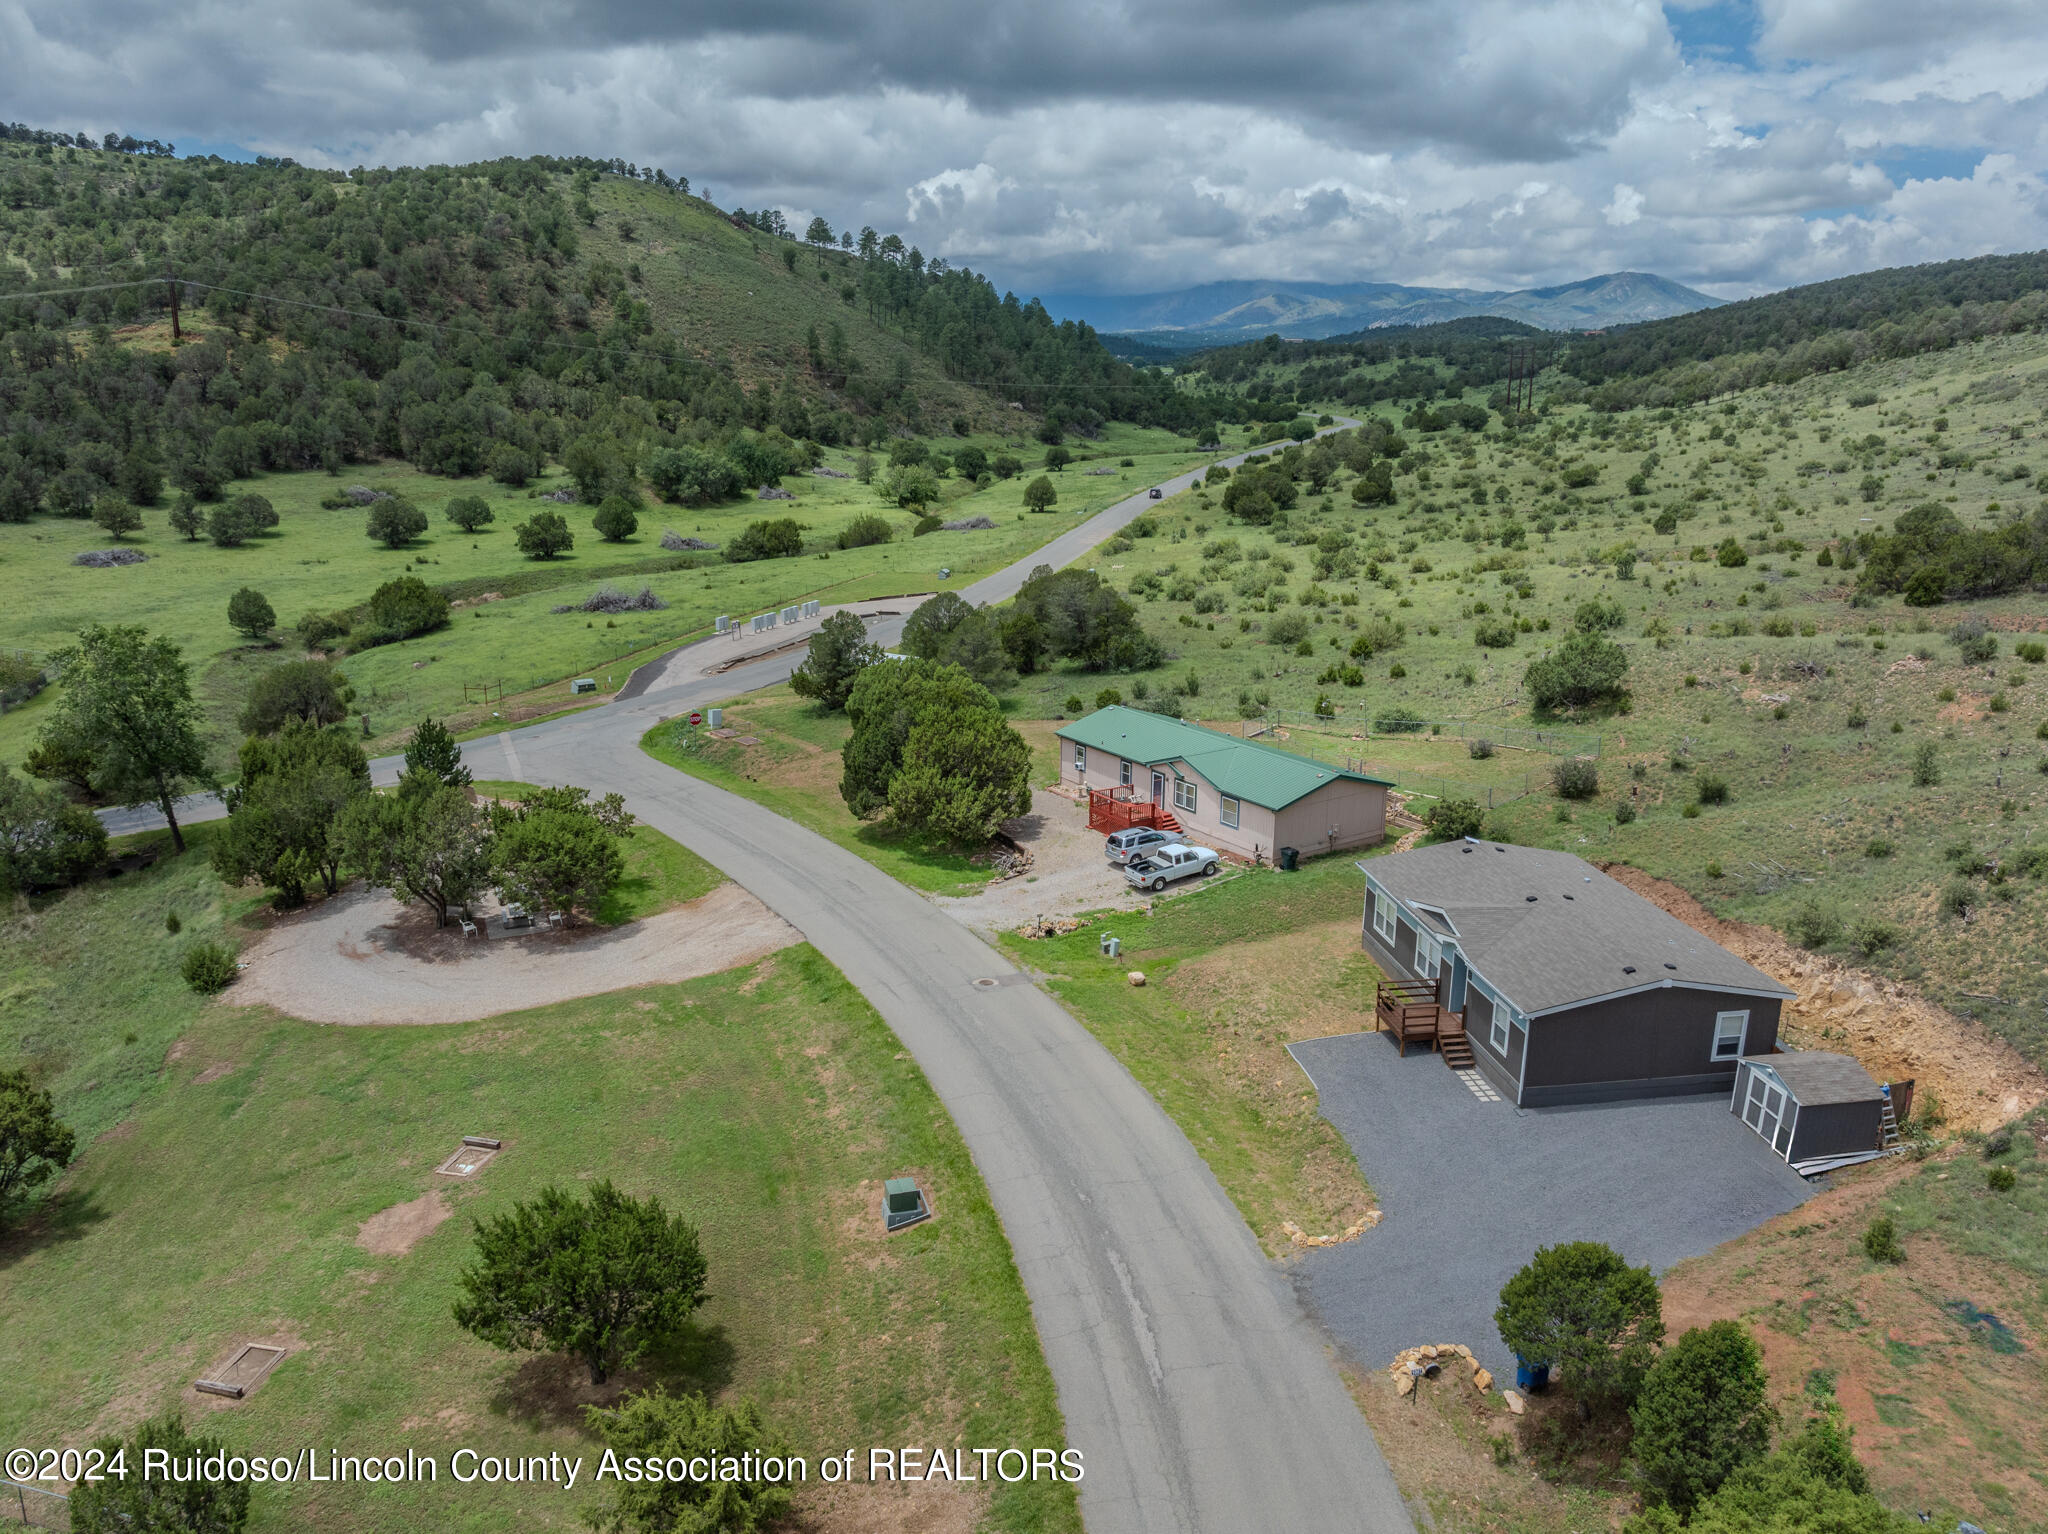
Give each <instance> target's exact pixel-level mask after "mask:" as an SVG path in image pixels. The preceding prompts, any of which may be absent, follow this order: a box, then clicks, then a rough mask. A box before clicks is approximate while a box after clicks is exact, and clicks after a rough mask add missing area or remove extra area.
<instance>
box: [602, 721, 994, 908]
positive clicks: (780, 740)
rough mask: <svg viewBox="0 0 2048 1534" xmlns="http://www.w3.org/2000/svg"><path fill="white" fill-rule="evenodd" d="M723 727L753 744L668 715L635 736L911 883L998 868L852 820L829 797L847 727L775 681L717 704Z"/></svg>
mask: <svg viewBox="0 0 2048 1534" xmlns="http://www.w3.org/2000/svg"><path fill="white" fill-rule="evenodd" d="M725 725H726V728H727V729H731V730H738V731H740V732H741V734H743V735H752V736H754V737H755V738H756V740H757V741H758V742H759V743H758V744H756V745H741V744H740V743H739V742H738V741H737V740H713V739H712V738H711V736H710V734H709V733H708V732H706V731H705V730H704V729H702V728H701V727H700V728H694V729H693V728H692V727H691V726H690V725H689V724H687V723H685V722H684V721H682V720H680V719H671V720H668V721H667V722H665V723H663V724H658V725H656V726H655V727H654V728H653V729H651V730H649V731H648V732H647V733H646V734H645V735H643V736H642V737H641V739H640V744H641V747H642V748H643V749H644V750H645V751H646V752H647V753H648V754H649V755H650V756H652V757H654V758H655V759H656V760H657V761H662V762H666V763H667V764H668V765H669V766H671V767H673V768H675V769H676V770H677V771H678V772H687V773H689V774H690V775H691V776H692V777H698V778H702V779H704V780H705V781H706V782H707V783H715V784H717V785H718V786H719V787H720V788H724V789H729V790H731V791H732V792H733V793H736V794H739V795H741V796H742V797H744V798H747V799H752V800H753V801H754V802H755V803H756V804H762V805H766V806H767V807H768V808H769V809H771V810H774V811H775V812H776V813H777V814H778V815H785V816H787V817H788V818H789V819H791V820H794V821H795V822H797V824H799V825H802V826H808V827H809V828H810V829H811V830H813V831H816V832H817V833H818V834H819V835H820V836H824V837H827V838H829V839H830V840H832V841H834V842H837V843H838V844H839V845H840V846H842V847H844V848H845V849H846V850H847V851H848V852H851V853H853V854H854V855H855V856H856V857H863V858H866V859H867V860H868V861H869V862H870V863H873V864H874V865H875V866H876V867H877V868H879V869H881V870H882V871H883V872H884V873H886V874H888V875H889V876H890V877H892V878H895V879H900V880H902V881H903V882H904V883H905V884H908V885H910V886H911V887H912V888H913V889H921V890H929V891H932V892H933V893H936V894H941V895H953V894H971V893H973V892H974V891H975V890H976V889H978V888H980V887H981V886H982V885H983V884H986V883H987V882H988V881H989V880H990V879H992V878H994V877H995V875H996V873H997V872H998V870H997V869H996V868H995V867H993V866H992V865H991V864H989V863H988V862H987V861H986V860H985V859H984V860H981V861H976V857H975V855H974V854H970V853H966V852H961V851H959V850H957V849H956V848H954V847H953V846H952V845H950V844H947V843H939V842H935V841H933V840H931V839H929V838H925V837H913V836H904V835H900V834H898V833H896V832H893V831H891V830H889V828H888V827H886V826H883V825H873V824H870V823H868V822H865V821H861V820H856V819H855V818H854V816H853V813H852V811H850V810H848V809H847V807H846V802H845V801H844V800H843V799H841V798H840V797H839V771H840V767H839V748H840V747H841V746H842V745H844V744H845V742H846V738H847V736H848V734H849V733H851V726H850V725H849V724H848V723H847V719H846V716H845V715H844V714H828V713H824V712H823V711H821V710H819V709H818V708H816V707H815V706H814V705H812V704H810V703H807V702H805V701H804V700H802V699H800V698H798V697H796V696H795V695H793V694H792V693H790V691H789V689H788V688H787V687H775V688H770V689H768V690H767V691H765V692H762V693H757V694H754V695H753V696H750V697H748V698H746V699H744V700H741V701H738V702H735V703H730V704H727V705H726V706H725Z"/></svg>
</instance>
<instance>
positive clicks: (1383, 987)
mask: <svg viewBox="0 0 2048 1534" xmlns="http://www.w3.org/2000/svg"><path fill="white" fill-rule="evenodd" d="M1372 1010H1373V1023H1374V1026H1375V1027H1377V1028H1378V1029H1379V1031H1380V1032H1382V1033H1391V1034H1393V1035H1394V1038H1395V1040H1396V1041H1397V1042H1398V1043H1399V1044H1400V1046H1401V1054H1402V1055H1403V1056H1404V1057H1405V1056H1406V1055H1407V1053H1408V1046H1409V1045H1410V1044H1426V1045H1428V1046H1429V1047H1430V1048H1431V1049H1434V1050H1437V1051H1438V1052H1439V1053H1441V1054H1442V1055H1443V1057H1444V1064H1446V1065H1448V1066H1449V1067H1450V1068H1451V1069H1452V1070H1454V1071H1462V1070H1469V1069H1471V1067H1472V1042H1471V1040H1470V1039H1468V1038H1467V1037H1466V1036H1465V1019H1464V1017H1463V1015H1462V1014H1460V1013H1457V1012H1452V1011H1450V1010H1449V1009H1447V1008H1445V1007H1441V1006H1439V1005H1438V1004H1437V999H1436V987H1435V986H1434V985H1432V984H1431V983H1430V982H1429V981H1427V980H1382V981H1381V982H1380V989H1379V995H1378V996H1377V997H1375V998H1374V1000H1373V1009H1372Z"/></svg>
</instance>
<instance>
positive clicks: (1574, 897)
mask: <svg viewBox="0 0 2048 1534" xmlns="http://www.w3.org/2000/svg"><path fill="white" fill-rule="evenodd" d="M1564 898H1565V899H1567V900H1577V899H1578V898H1579V897H1578V896H1577V895H1567V896H1565V897H1564Z"/></svg>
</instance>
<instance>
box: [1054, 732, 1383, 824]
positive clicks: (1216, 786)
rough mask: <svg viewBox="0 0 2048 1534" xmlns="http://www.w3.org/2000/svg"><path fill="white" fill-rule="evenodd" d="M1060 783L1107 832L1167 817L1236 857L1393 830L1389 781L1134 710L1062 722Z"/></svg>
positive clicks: (1165, 820) (1164, 820)
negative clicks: (1083, 799)
mask: <svg viewBox="0 0 2048 1534" xmlns="http://www.w3.org/2000/svg"><path fill="white" fill-rule="evenodd" d="M1056 733H1057V734H1058V735H1059V737H1060V741H1061V746H1060V777H1061V779H1062V781H1064V782H1067V783H1071V784H1073V785H1075V786H1076V787H1078V788H1083V789H1086V790H1088V791H1089V800H1090V816H1089V823H1090V824H1091V825H1096V826H1097V827H1098V828H1099V829H1103V830H1110V831H1114V830H1120V829H1122V828H1123V827H1124V826H1128V825H1155V824H1156V825H1161V826H1164V827H1165V828H1166V829H1168V830H1170V831H1174V832H1176V833H1178V834H1180V835H1182V836H1184V837H1185V838H1186V839H1187V840H1188V841H1190V842H1194V843H1196V844H1198V845H1200V846H1204V847H1213V848H1215V849H1216V850H1217V851H1218V852H1222V853H1226V854H1228V855H1229V856H1232V857H1237V858H1244V859H1253V858H1266V859H1269V860H1270V859H1272V858H1274V857H1275V855H1276V853H1277V851H1278V849H1280V848H1282V847H1292V848H1295V849H1296V850H1297V851H1298V852H1299V854H1300V855H1301V856H1302V857H1314V856H1315V855H1317V854H1318V853H1324V852H1337V851H1341V850H1343V849H1345V848H1348V847H1365V846H1370V845H1371V844H1372V843H1374V842H1377V841H1379V840H1380V839H1381V838H1382V837H1383V836H1385V835H1386V832H1387V790H1388V789H1389V788H1390V787H1392V785H1391V784H1390V783H1387V782H1386V781H1384V780H1383V779H1379V778H1372V777H1367V776H1366V775H1365V774H1364V773H1360V772H1349V771H1346V770H1345V769H1344V768H1341V767H1333V766H1331V765H1330V764H1329V763H1328V762H1318V761H1312V760H1310V759H1309V758H1308V757H1305V756H1296V755H1295V754H1294V753H1293V752H1291V751H1281V750H1279V749H1277V748H1275V747H1273V746H1267V745H1261V744H1260V743H1258V742H1257V741H1251V740H1240V739H1239V738H1238V737H1236V736H1234V735H1225V734H1223V733H1222V732H1221V731H1219V730H1211V729H1208V728H1206V727H1204V726H1202V725H1198V724H1190V723H1188V722H1187V721H1186V720H1182V719H1170V718H1168V717H1166V716H1165V715H1163V714H1153V713H1148V712H1146V711H1145V710H1144V709H1136V708H1123V707H1115V708H1104V709H1098V710H1096V711H1095V712H1094V713H1092V714H1090V715H1088V716H1087V717H1086V718H1084V719H1077V720H1075V721H1074V722H1073V723H1072V724H1068V725H1063V726H1061V727H1060V729H1059V730H1058V731H1057V732H1056Z"/></svg>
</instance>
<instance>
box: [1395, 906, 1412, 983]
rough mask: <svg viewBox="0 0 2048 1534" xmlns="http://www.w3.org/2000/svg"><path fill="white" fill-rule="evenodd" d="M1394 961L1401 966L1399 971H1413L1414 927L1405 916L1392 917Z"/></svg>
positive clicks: (1406, 972)
mask: <svg viewBox="0 0 2048 1534" xmlns="http://www.w3.org/2000/svg"><path fill="white" fill-rule="evenodd" d="M1394 962H1395V963H1396V964H1398V965H1400V966H1401V973H1402V974H1404V975H1412V974H1414V973H1415V928H1414V927H1413V926H1412V925H1411V924H1410V923H1409V920H1408V918H1407V917H1405V916H1400V915H1396V916H1395V918H1394Z"/></svg>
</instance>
